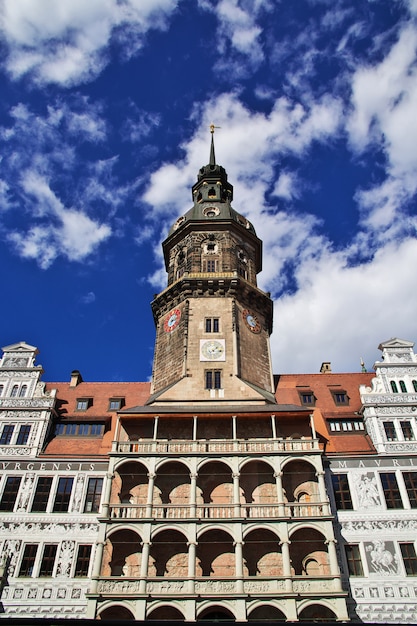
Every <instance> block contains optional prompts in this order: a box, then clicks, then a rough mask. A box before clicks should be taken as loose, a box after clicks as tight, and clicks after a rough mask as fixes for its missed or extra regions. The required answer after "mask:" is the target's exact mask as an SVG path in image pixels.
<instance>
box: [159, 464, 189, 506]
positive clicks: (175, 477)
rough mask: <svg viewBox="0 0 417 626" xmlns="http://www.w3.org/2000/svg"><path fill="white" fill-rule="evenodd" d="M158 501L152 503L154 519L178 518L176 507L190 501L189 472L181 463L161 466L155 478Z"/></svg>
mask: <svg viewBox="0 0 417 626" xmlns="http://www.w3.org/2000/svg"><path fill="white" fill-rule="evenodd" d="M155 488H156V490H157V492H158V501H157V502H154V505H155V515H156V517H180V516H181V515H180V511H179V509H178V507H179V506H180V505H183V506H186V505H187V504H188V503H189V501H190V471H189V470H188V468H187V467H186V466H185V465H184V464H183V463H178V462H175V461H173V462H170V463H165V464H164V465H162V466H161V467H160V468H159V469H158V472H157V475H156V477H155Z"/></svg>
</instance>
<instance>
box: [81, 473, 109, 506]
mask: <svg viewBox="0 0 417 626" xmlns="http://www.w3.org/2000/svg"><path fill="white" fill-rule="evenodd" d="M103 484H104V478H103V477H102V476H90V477H89V479H88V482H87V490H86V492H85V498H84V508H83V512H84V513H98V512H99V511H100V504H101V497H102V494H103ZM98 485H99V489H98ZM90 486H91V488H90ZM89 504H91V508H90V507H89V506H88V505H89Z"/></svg>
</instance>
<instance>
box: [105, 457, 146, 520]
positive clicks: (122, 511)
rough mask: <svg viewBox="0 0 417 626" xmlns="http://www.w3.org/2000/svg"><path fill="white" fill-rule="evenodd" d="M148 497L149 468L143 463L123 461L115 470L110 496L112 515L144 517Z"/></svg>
mask: <svg viewBox="0 0 417 626" xmlns="http://www.w3.org/2000/svg"><path fill="white" fill-rule="evenodd" d="M147 499H148V470H147V469H146V467H145V466H144V465H143V464H142V463H133V462H128V463H123V465H121V466H119V467H118V468H117V470H116V471H115V475H114V478H113V483H112V493H111V496H110V506H111V514H112V517H121V518H127V517H128V518H137V517H144V516H145V511H146V502H147Z"/></svg>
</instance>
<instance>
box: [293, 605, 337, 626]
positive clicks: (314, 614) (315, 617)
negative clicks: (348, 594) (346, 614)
mask: <svg viewBox="0 0 417 626" xmlns="http://www.w3.org/2000/svg"><path fill="white" fill-rule="evenodd" d="M336 619H337V616H336V615H335V613H333V611H331V610H330V609H328V608H327V606H323V605H321V604H312V605H311V606H308V607H306V608H305V609H303V610H302V611H301V613H300V615H299V620H300V622H333V621H335V620H336Z"/></svg>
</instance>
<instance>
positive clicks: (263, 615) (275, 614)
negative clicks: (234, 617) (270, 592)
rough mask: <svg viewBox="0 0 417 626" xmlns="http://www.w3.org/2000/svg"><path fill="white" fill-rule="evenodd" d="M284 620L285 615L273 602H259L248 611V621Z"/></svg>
mask: <svg viewBox="0 0 417 626" xmlns="http://www.w3.org/2000/svg"><path fill="white" fill-rule="evenodd" d="M258 621H259V622H286V621H287V616H286V615H285V613H284V612H283V611H282V610H281V609H280V608H278V607H276V606H274V605H273V604H265V603H259V604H257V605H256V606H255V607H254V608H252V607H251V609H250V611H248V622H258Z"/></svg>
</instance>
